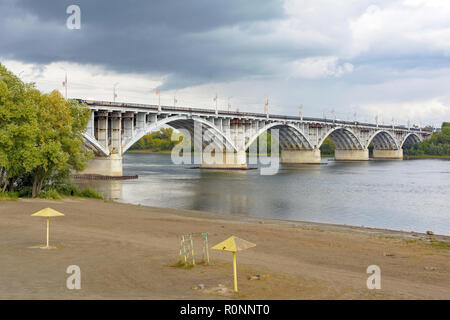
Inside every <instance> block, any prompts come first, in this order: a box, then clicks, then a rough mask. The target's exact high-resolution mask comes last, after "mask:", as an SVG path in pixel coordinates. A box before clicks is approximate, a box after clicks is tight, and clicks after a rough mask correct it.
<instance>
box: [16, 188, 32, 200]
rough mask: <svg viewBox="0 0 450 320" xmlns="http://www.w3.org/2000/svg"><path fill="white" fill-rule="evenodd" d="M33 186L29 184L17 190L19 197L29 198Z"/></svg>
mask: <svg viewBox="0 0 450 320" xmlns="http://www.w3.org/2000/svg"><path fill="white" fill-rule="evenodd" d="M32 190H33V188H32V187H30V186H26V187H23V188H22V189H20V190H19V197H21V198H31V196H32Z"/></svg>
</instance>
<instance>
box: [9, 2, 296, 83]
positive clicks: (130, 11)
mask: <svg viewBox="0 0 450 320" xmlns="http://www.w3.org/2000/svg"><path fill="white" fill-rule="evenodd" d="M70 4H78V5H79V6H80V8H81V16H82V27H81V30H68V29H66V28H65V22H66V19H67V17H68V15H67V14H66V8H67V6H68V5H70ZM1 9H2V10H1V12H0V26H1V28H2V29H3V30H5V32H4V33H3V35H2V39H1V40H2V41H1V42H0V55H1V56H4V57H8V58H14V59H17V60H21V61H26V62H33V63H50V62H54V61H72V62H79V63H90V64H99V65H104V66H105V67H107V68H109V69H112V70H115V71H118V72H139V73H146V74H158V75H169V76H168V79H169V81H168V82H167V83H166V84H165V86H166V87H167V88H170V87H179V86H188V85H192V84H200V83H204V82H211V81H213V82H219V81H232V80H236V79H240V78H243V77H246V76H249V75H250V76H254V75H264V74H268V73H270V72H271V71H270V68H271V65H270V64H268V63H267V62H266V61H265V55H267V54H268V52H271V51H277V52H278V53H279V54H280V55H281V52H283V50H284V51H286V49H289V51H291V53H292V54H293V55H295V54H297V50H295V49H294V48H289V45H287V44H284V47H283V46H278V47H277V48H275V46H273V47H272V49H271V45H270V44H267V43H264V42H263V41H261V40H258V41H251V40H252V39H251V38H252V34H251V33H250V32H251V31H249V30H251V28H249V27H248V26H249V25H250V24H252V23H256V22H263V23H267V24H269V23H270V22H271V21H273V20H277V19H281V18H283V17H284V12H283V6H282V1H281V0H272V1H270V0H268V1H262V0H252V1H237V0H236V1H233V0H232V1H217V2H216V1H207V0H195V1H88V0H86V1H49V0H41V1H32V0H17V1H12V0H7V1H6V2H5V3H4V4H3V6H2V7H1ZM11 19H13V20H14V19H16V22H15V23H13V24H11V23H9V22H10V20H11ZM17 20H19V21H20V22H18V21H17ZM233 28H237V30H238V31H236V32H238V34H239V37H236V33H235V32H224V30H229V29H233ZM286 45H287V46H286ZM283 54H286V53H283Z"/></svg>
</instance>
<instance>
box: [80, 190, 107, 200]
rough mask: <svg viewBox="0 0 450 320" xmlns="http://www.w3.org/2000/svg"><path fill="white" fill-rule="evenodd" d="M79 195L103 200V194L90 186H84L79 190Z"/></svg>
mask: <svg viewBox="0 0 450 320" xmlns="http://www.w3.org/2000/svg"><path fill="white" fill-rule="evenodd" d="M80 197H83V198H92V199H100V200H103V196H102V195H101V194H100V193H98V192H97V190H95V189H94V188H92V187H86V188H84V189H83V190H81V192H80Z"/></svg>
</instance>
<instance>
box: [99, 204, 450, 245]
mask: <svg viewBox="0 0 450 320" xmlns="http://www.w3.org/2000/svg"><path fill="white" fill-rule="evenodd" d="M107 201H108V202H110V203H117V204H126V205H131V206H137V207H144V208H148V209H152V210H159V211H161V212H163V211H164V212H167V213H170V214H175V215H180V216H186V217H192V218H203V219H215V220H230V221H236V222H243V223H260V224H275V225H279V226H292V227H306V228H318V229H321V230H324V231H325V230H334V231H352V232H361V233H367V234H374V235H381V236H393V237H395V236H396V237H404V238H417V237H429V235H427V234H426V233H425V232H419V231H405V230H396V229H387V228H373V227H368V226H354V225H347V224H334V223H327V222H314V221H302V220H283V219H274V218H266V217H253V216H245V215H240V214H226V213H217V212H212V211H201V210H188V209H176V208H167V207H155V206H148V205H140V204H133V203H127V202H119V201H114V200H107ZM430 231H432V230H430ZM433 236H434V237H435V238H436V239H440V240H442V241H448V242H449V243H450V235H445V234H435V233H434V232H433Z"/></svg>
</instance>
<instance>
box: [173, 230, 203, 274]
mask: <svg viewBox="0 0 450 320" xmlns="http://www.w3.org/2000/svg"><path fill="white" fill-rule="evenodd" d="M194 236H200V237H201V239H202V241H203V247H202V262H203V263H205V264H208V265H209V249H208V233H206V232H197V233H189V234H186V235H181V236H180V251H179V253H178V261H179V262H180V263H181V264H184V266H192V267H193V266H195V255H194V240H193V237H194Z"/></svg>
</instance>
